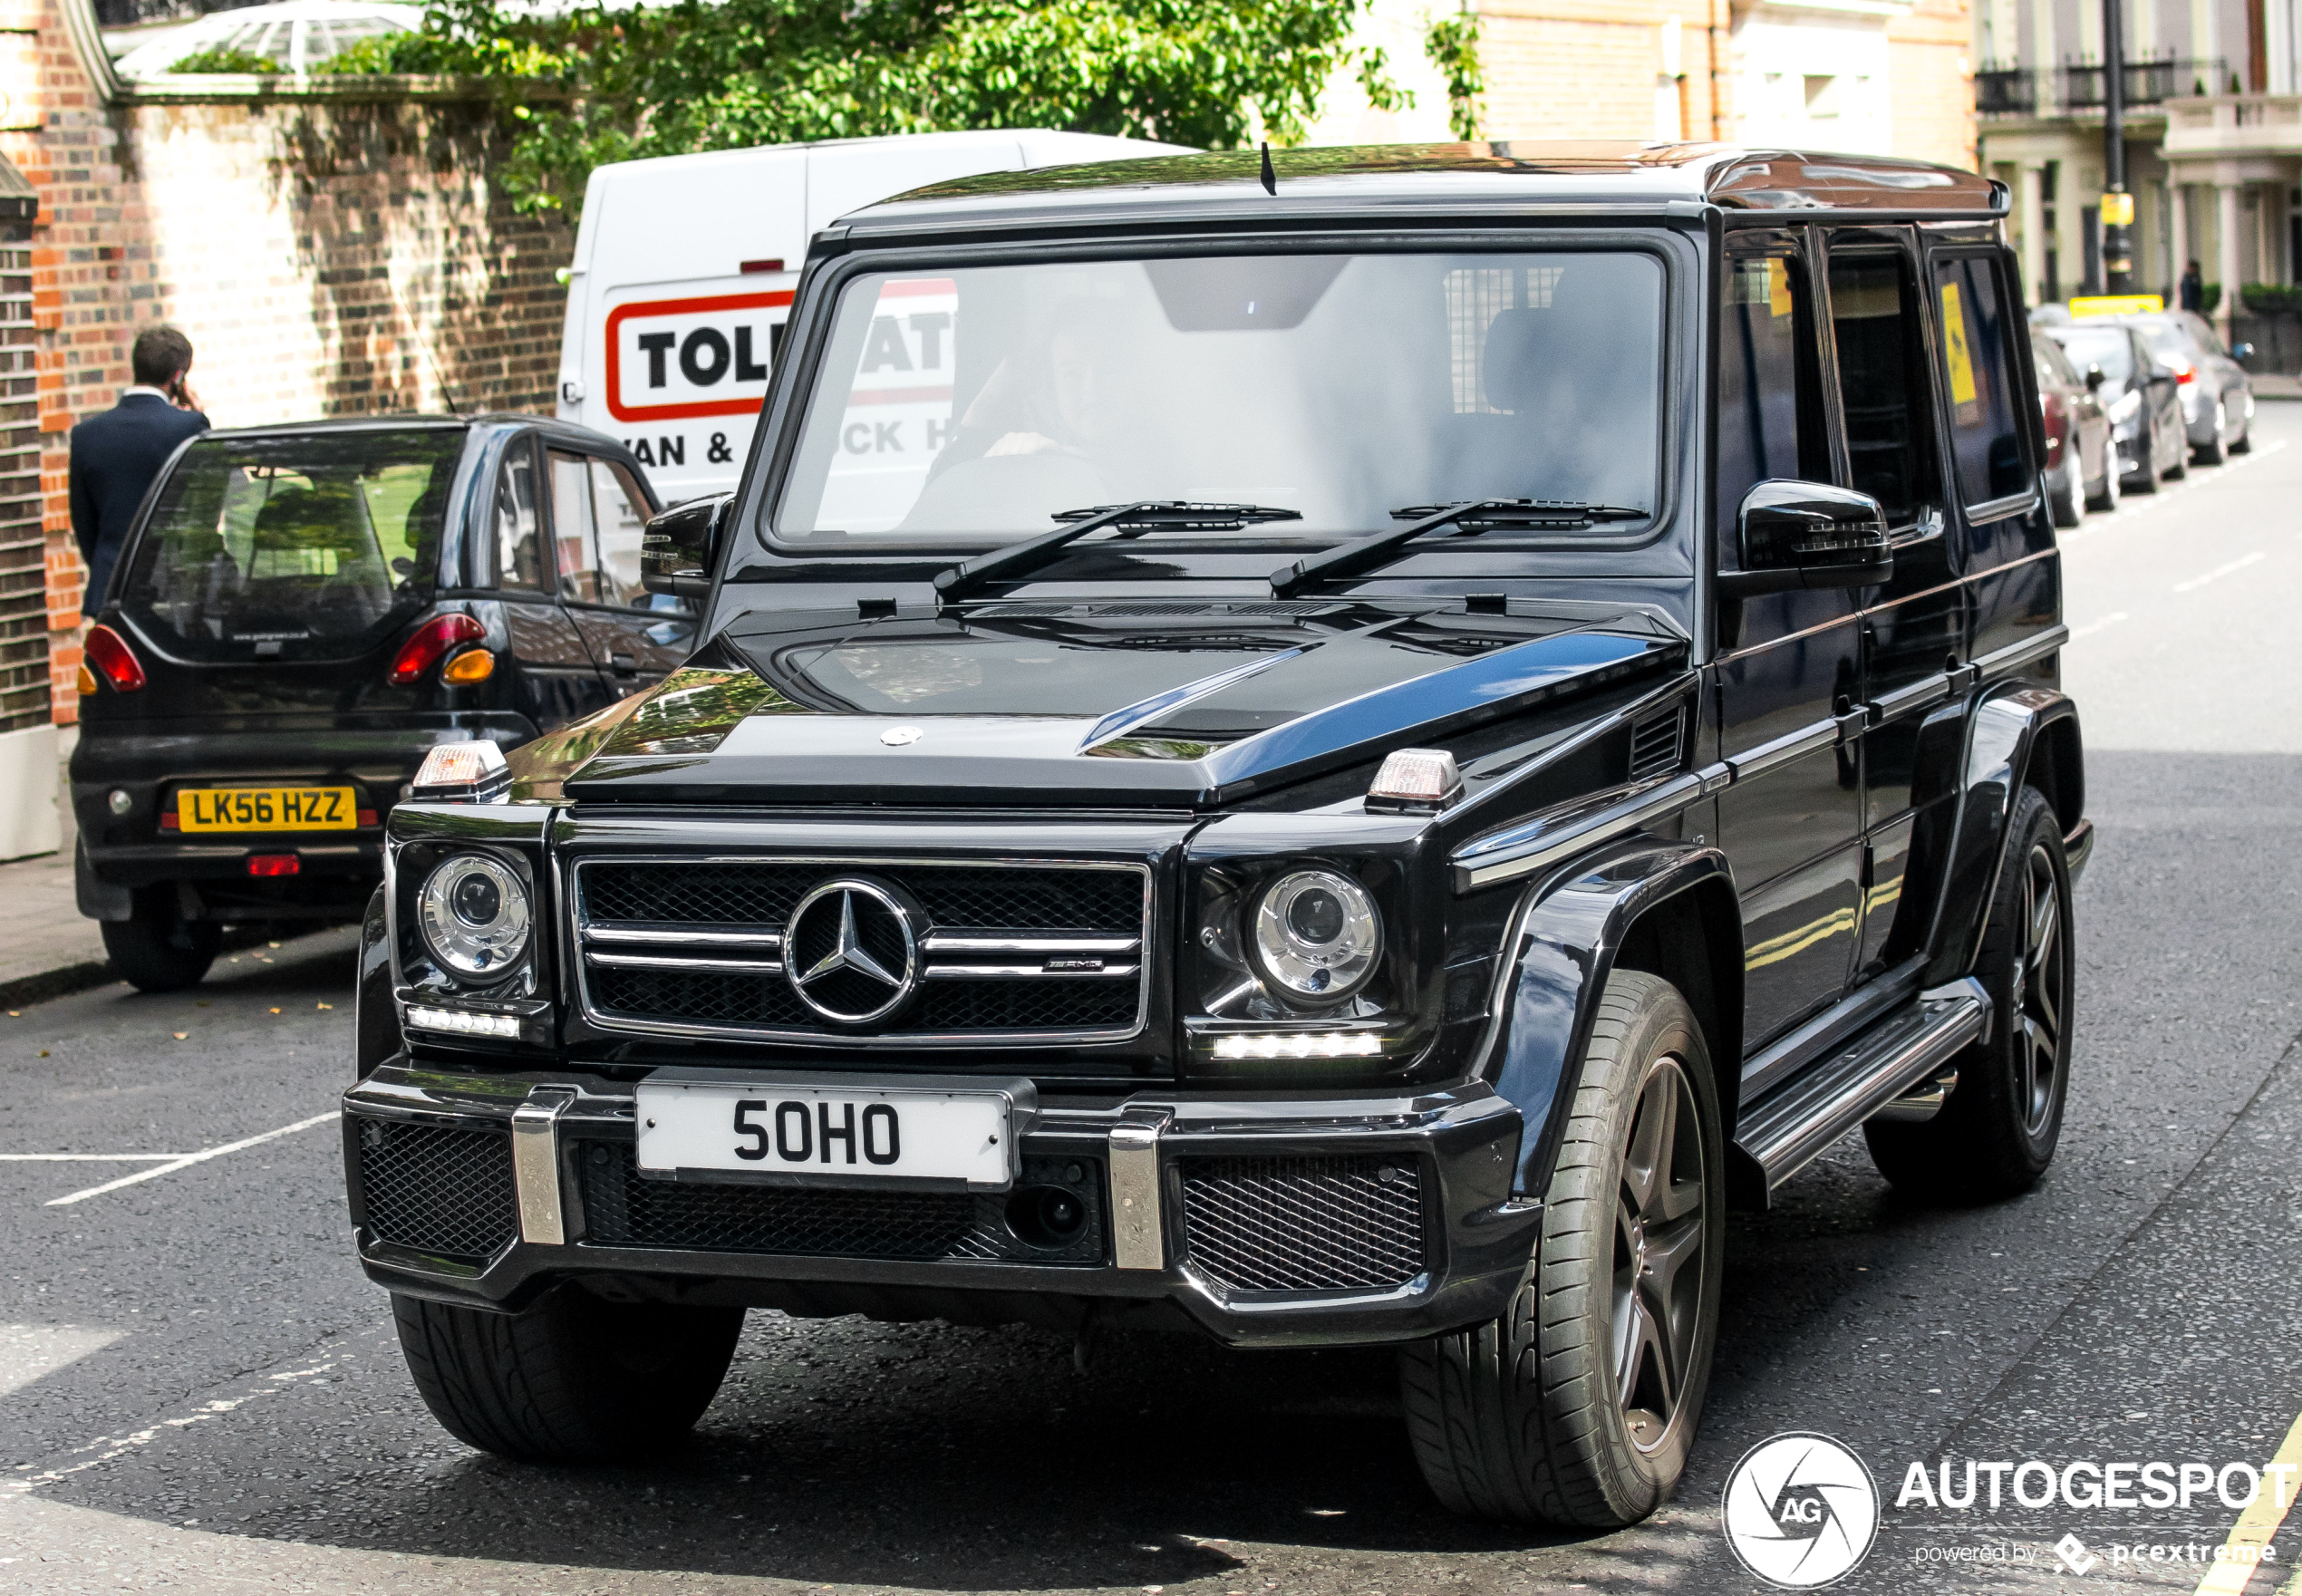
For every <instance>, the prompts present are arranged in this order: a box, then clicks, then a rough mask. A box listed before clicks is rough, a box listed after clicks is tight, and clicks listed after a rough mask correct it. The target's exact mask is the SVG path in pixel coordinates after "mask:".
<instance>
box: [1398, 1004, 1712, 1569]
mask: <svg viewBox="0 0 2302 1596" xmlns="http://www.w3.org/2000/svg"><path fill="white" fill-rule="evenodd" d="M1666 1104H1667V1105H1668V1107H1667V1108H1665V1107H1664V1105H1666ZM1657 1137H1664V1138H1667V1139H1668V1142H1669V1144H1670V1146H1671V1149H1672V1150H1671V1154H1670V1157H1669V1163H1668V1170H1669V1172H1670V1173H1669V1175H1668V1176H1667V1177H1664V1178H1653V1177H1652V1173H1653V1171H1654V1169H1655V1165H1656V1162H1657V1160H1656V1158H1655V1155H1654V1146H1655V1141H1656V1138H1657ZM1642 1163H1643V1165H1644V1166H1645V1167H1646V1168H1647V1169H1648V1170H1649V1174H1650V1178H1648V1179H1646V1180H1643V1181H1642V1180H1641V1179H1640V1178H1639V1170H1640V1168H1641V1166H1642ZM1642 1185H1643V1187H1644V1188H1645V1190H1644V1192H1643V1194H1642V1192H1641V1189H1640V1188H1641V1186H1642ZM1725 1204H1726V1146H1725V1141H1724V1137H1723V1134H1722V1131H1721V1129H1720V1120H1719V1113H1718V1098H1717V1088H1715V1086H1714V1085H1713V1084H1712V1080H1711V1073H1710V1056H1709V1051H1708V1049H1707V1048H1706V1047H1705V1046H1704V1043H1703V1037H1702V1032H1701V1030H1700V1029H1699V1028H1698V1027H1697V1025H1696V1023H1695V1018H1694V1014H1693V1012H1692V1011H1690V1010H1688V1007H1687V1003H1686V1000H1685V999H1683V998H1681V997H1680V996H1679V995H1678V990H1677V989H1676V988H1675V987H1673V986H1672V985H1671V984H1670V983H1669V982H1667V981H1664V980H1662V979H1661V978H1660V977H1659V976H1654V975H1649V974H1646V973H1643V972H1637V971H1618V972H1616V973H1615V974H1614V975H1612V976H1610V978H1609V979H1608V982H1607V989H1606V991H1605V993H1604V995H1603V996H1602V997H1601V999H1600V1005H1599V1014H1598V1018H1597V1020H1596V1022H1595V1024H1594V1025H1593V1027H1592V1030H1591V1046H1590V1049H1589V1051H1588V1052H1586V1053H1585V1055H1584V1057H1583V1061H1582V1070H1581V1077H1580V1079H1579V1084H1578V1085H1577V1086H1576V1088H1575V1095H1574V1099H1573V1101H1572V1104H1571V1105H1570V1113H1569V1117H1568V1120H1567V1125H1566V1134H1565V1136H1564V1137H1563V1138H1562V1141H1561V1143H1560V1152H1559V1159H1558V1166H1557V1168H1556V1170H1555V1171H1554V1172H1553V1174H1552V1177H1551V1185H1550V1188H1549V1190H1548V1192H1547V1193H1546V1195H1545V1197H1544V1203H1543V1237H1542V1243H1541V1251H1540V1252H1539V1253H1537V1255H1536V1256H1535V1257H1534V1258H1533V1259H1532V1260H1530V1261H1529V1262H1528V1265H1527V1269H1526V1272H1525V1273H1524V1274H1523V1276H1521V1278H1520V1281H1519V1284H1518V1289H1517V1290H1516V1291H1514V1292H1513V1293H1512V1296H1511V1302H1510V1306H1509V1307H1508V1308H1507V1309H1505V1310H1504V1312H1503V1314H1502V1315H1501V1317H1499V1318H1497V1319H1494V1320H1490V1321H1488V1322H1487V1323H1485V1324H1481V1325H1475V1326H1473V1327H1472V1328H1471V1329H1469V1330H1457V1331H1456V1332H1454V1333H1453V1334H1451V1335H1444V1336H1436V1337H1433V1338H1432V1339H1430V1340H1425V1341H1417V1342H1415V1343H1413V1344H1411V1345H1409V1346H1407V1347H1404V1348H1401V1349H1400V1351H1399V1366H1398V1367H1399V1393H1400V1398H1401V1401H1402V1403H1403V1405H1404V1407H1405V1408H1406V1413H1407V1435H1408V1437H1409V1439H1410V1441H1411V1443H1412V1445H1413V1446H1414V1448H1415V1457H1416V1461H1417V1463H1418V1464H1419V1465H1421V1466H1422V1470H1423V1477H1424V1478H1425V1479H1426V1480H1427V1481H1428V1482H1429V1484H1430V1487H1431V1490H1432V1492H1433V1493H1434V1494H1436V1495H1437V1497H1438V1499H1439V1500H1440V1502H1442V1503H1443V1504H1446V1506H1447V1507H1448V1508H1449V1509H1451V1510H1452V1511H1454V1512H1456V1513H1459V1514H1466V1515H1469V1516H1473V1517H1477V1518H1489V1519H1500V1520H1504V1521H1506V1522H1509V1523H1552V1524H1563V1525H1576V1526H1583V1527H1590V1528H1600V1529H1612V1528H1619V1527H1620V1526H1622V1525H1624V1524H1630V1523H1637V1522H1638V1521H1639V1520H1640V1519H1642V1518H1644V1517H1646V1516H1647V1515H1648V1514H1650V1513H1652V1512H1654V1511H1655V1509H1656V1508H1658V1507H1659V1506H1660V1505H1661V1504H1663V1503H1664V1502H1665V1501H1666V1500H1668V1497H1669V1495H1670V1494H1671V1491H1672V1489H1673V1488H1674V1487H1675V1486H1676V1485H1678V1480H1679V1477H1680V1475H1683V1474H1684V1473H1685V1472H1686V1466H1687V1454H1688V1448H1689V1446H1691V1444H1692V1442H1693V1440H1694V1436H1695V1428H1696V1426H1697V1422H1698V1421H1699V1419H1700V1417H1701V1415H1702V1403H1703V1395H1704V1392H1705V1390H1706V1388H1707V1386H1708V1384H1709V1380H1710V1359H1711V1350H1712V1348H1713V1346H1714V1344H1715V1343H1716V1341H1717V1335H1718V1301H1719V1282H1720V1281H1721V1279H1722V1278H1723V1261H1724V1253H1723V1252H1722V1250H1721V1242H1722V1239H1723V1238H1722V1236H1721V1234H1720V1218H1721V1215H1722V1213H1723V1211H1724V1208H1725ZM1658 1238H1661V1239H1660V1240H1658ZM1658 1262H1662V1263H1664V1264H1665V1266H1666V1269H1665V1272H1660V1273H1659V1272H1658V1271H1657V1268H1656V1265H1657V1263H1658ZM1634 1307H1635V1308H1636V1309H1637V1311H1638V1312H1637V1316H1636V1317H1635V1318H1629V1319H1628V1320H1627V1316H1626V1309H1629V1308H1634ZM1658 1314H1659V1318H1658ZM1626 1322H1629V1323H1630V1324H1631V1325H1634V1326H1636V1327H1638V1328H1637V1329H1636V1330H1632V1331H1630V1337H1629V1339H1630V1340H1633V1341H1634V1343H1635V1345H1634V1347H1633V1349H1631V1351H1630V1354H1629V1356H1628V1357H1627V1358H1626V1357H1624V1356H1623V1355H1622V1354H1621V1353H1620V1351H1619V1345H1620V1342H1621V1341H1622V1340H1625V1339H1626V1338H1625V1337H1624V1336H1621V1335H1619V1334H1618V1330H1620V1328H1621V1327H1623V1326H1624V1325H1625V1323H1626ZM1658 1332H1659V1333H1658ZM1626 1364H1627V1366H1628V1370H1629V1373H1628V1377H1627V1378H1626V1375H1625V1373H1624V1372H1623V1370H1624V1366H1625V1365H1626ZM1673 1364H1675V1365H1676V1366H1677V1367H1676V1369H1673V1368H1672V1367H1671V1366H1672V1365H1673ZM1674 1373H1675V1374H1676V1376H1677V1378H1676V1382H1675V1390H1674V1389H1672V1385H1673V1381H1672V1378H1671V1377H1672V1375H1673V1374H1674ZM1626 1388H1628V1390H1629V1392H1630V1395H1629V1397H1628V1398H1625V1396H1624V1395H1623V1393H1624V1391H1625V1389H1626Z"/></svg>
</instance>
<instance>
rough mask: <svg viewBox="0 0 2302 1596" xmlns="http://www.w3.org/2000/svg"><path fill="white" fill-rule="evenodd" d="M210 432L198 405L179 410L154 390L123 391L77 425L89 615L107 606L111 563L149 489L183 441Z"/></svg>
mask: <svg viewBox="0 0 2302 1596" xmlns="http://www.w3.org/2000/svg"><path fill="white" fill-rule="evenodd" d="M207 430H208V418H207V417H206V416H204V415H202V414H200V413H199V411H191V410H178V409H177V408H176V407H175V406H174V405H172V404H170V403H169V402H168V401H166V400H164V399H161V398H160V397H159V396H157V395H156V394H150V393H130V394H124V395H122V396H121V401H120V402H119V403H118V404H116V405H114V406H112V407H111V409H110V410H108V411H103V412H102V414H100V415H93V416H90V417H89V418H88V419H87V420H86V421H82V422H81V423H80V425H78V426H77V427H74V428H73V430H72V530H73V537H77V538H78V539H79V540H80V557H81V558H82V560H84V561H86V562H87V566H88V592H87V594H86V595H85V596H84V597H83V598H82V601H81V602H82V605H83V606H84V607H85V608H86V610H87V612H88V613H89V614H91V615H92V614H95V613H96V612H97V611H98V610H99V609H101V608H102V607H103V602H104V587H105V585H106V584H107V583H108V582H109V581H110V580H111V567H112V562H113V561H114V560H116V559H118V558H119V557H120V546H121V540H122V539H124V538H125V537H127V536H128V524H129V523H130V522H131V521H132V520H134V519H135V518H136V507H137V506H139V505H140V504H142V503H143V502H144V491H145V489H147V488H150V486H151V485H152V479H153V478H155V477H157V476H159V475H160V467H162V466H164V465H166V464H167V463H168V457H169V455H171V454H173V453H175V452H176V446H177V445H178V444H179V443H181V442H183V441H184V440H185V439H187V438H189V437H191V436H192V435H193V434H194V433H197V432H205V431H207Z"/></svg>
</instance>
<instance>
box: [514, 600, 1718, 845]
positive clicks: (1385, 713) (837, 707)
mask: <svg viewBox="0 0 2302 1596" xmlns="http://www.w3.org/2000/svg"><path fill="white" fill-rule="evenodd" d="M1684 647H1685V644H1684V642H1683V640H1682V639H1680V638H1679V637H1678V636H1677V635H1676V634H1672V633H1671V632H1669V631H1668V630H1667V629H1666V628H1664V627H1663V626H1661V625H1660V624H1657V623H1656V622H1654V621H1653V620H1651V619H1649V617H1648V615H1647V614H1645V613H1643V612H1625V613H1622V614H1614V615H1610V616H1606V617H1604V618H1603V619H1597V620H1594V619H1592V618H1591V617H1590V616H1588V615H1583V616H1571V615H1564V614H1531V613H1527V614H1519V613H1514V614H1468V613H1465V609H1464V608H1463V606H1462V603H1461V601H1460V600H1456V601H1454V603H1453V604H1452V605H1440V604H1438V603H1432V604H1429V605H1416V604H1413V603H1409V602H1402V601H1384V602H1380V603H1368V602H1364V601H1345V602H1338V601H1333V600H1303V601H1262V602H1251V601H1235V602H1226V601H1222V600H1213V601H1210V600H1198V601H1191V600H1183V601H1177V602H1173V603H1146V602H1139V601H1137V602H1108V603H1078V604H1065V603H1050V604H996V605H983V606H980V607H977V608H974V609H972V610H970V611H968V612H966V613H964V614H918V615H905V614H897V615H893V616H886V617H882V618H876V619H872V620H862V619H858V618H857V617H856V615H855V614H853V613H852V612H848V613H846V614H823V613H817V614H791V613H788V612H787V613H783V614H765V613H763V614H752V615H749V616H746V617H744V618H742V619H740V620H739V621H737V622H736V623H735V624H732V625H731V626H730V627H729V628H728V629H727V630H726V631H725V632H722V633H721V634H720V635H719V636H718V637H717V638H716V639H714V640H713V641H712V642H711V643H709V644H707V645H706V646H705V647H704V648H703V649H702V650H701V651H700V652H699V653H698V654H697V655H696V657H695V659H694V660H693V661H692V662H691V663H690V664H689V665H688V666H687V667H686V668H684V669H682V670H681V671H678V672H674V673H673V674H672V676H670V677H669V678H667V679H666V680H665V681H664V682H662V683H661V684H659V685H658V686H656V687H655V688H653V689H652V690H650V691H649V692H647V693H645V694H643V695H642V696H641V697H640V698H639V699H638V700H636V701H626V703H625V704H623V705H618V706H617V708H616V710H615V711H611V712H610V714H609V715H608V716H605V717H602V718H600V719H599V720H598V721H595V722H593V723H590V724H589V725H587V726H585V727H582V728H574V729H571V730H570V731H569V732H565V733H562V734H560V735H559V736H556V737H553V738H546V739H544V740H541V741H540V742H538V743H536V744H531V745H530V746H529V748H528V749H526V750H520V753H519V754H517V755H515V756H514V769H515V772H516V773H517V774H519V775H521V776H522V777H523V778H525V779H527V780H528V781H529V782H530V783H531V785H536V786H541V785H542V784H544V783H546V782H548V781H550V780H552V779H553V778H555V777H556V778H557V779H558V780H559V782H560V784H561V785H562V786H563V788H564V790H565V791H566V793H567V794H568V795H570V796H572V797H574V798H579V799H583V800H585V801H599V800H616V801H626V802H632V801H637V802H666V801H670V802H683V801H704V802H710V801H723V802H748V803H808V804H816V803H833V804H846V805H852V804H856V803H858V802H861V803H871V804H921V803H953V802H957V803H983V804H1016V803H1023V804H1033V805H1042V806H1044V805H1050V804H1053V805H1064V806H1068V805H1072V804H1079V803H1087V804H1091V805H1096V806H1098V807H1107V806H1153V807H1160V808H1171V807H1199V806H1208V805H1215V804H1222V803H1226V802H1230V801H1233V800H1235V799H1237V798H1242V797H1245V796H1247V795H1249V794H1252V793H1255V792H1259V791H1265V790H1269V789H1271V788H1276V787H1281V786H1284V785H1287V784H1290V783H1292V782H1296V781H1300V780H1303V779H1308V778H1310V777H1312V776H1316V775H1319V774H1321V773H1323V772H1326V771H1330V770H1333V769H1339V768H1341V767H1345V766H1349V765H1351V764H1355V763H1359V762H1363V761H1365V760H1367V759H1373V758H1376V757H1378V756H1379V755H1380V754H1382V753H1384V752H1387V751H1388V750H1391V749H1393V748H1398V747H1401V746H1408V745H1412V744H1414V743H1416V742H1417V741H1425V740H1436V739H1438V738H1440V737H1443V736H1445V735H1446V734H1447V733H1449V732H1452V731H1457V730H1464V729H1466V728H1468V727H1471V726H1474V725H1477V724H1480V723H1482V722H1485V721H1494V720H1497V719H1501V718H1503V717H1505V716H1509V715H1513V714H1516V713H1520V712H1523V711H1526V710H1528V709H1530V708H1532V707H1533V706H1534V705H1536V704H1538V703H1541V702H1544V701H1549V700H1552V699H1555V698H1558V697H1560V696H1562V695H1563V694H1566V693H1570V692H1581V691H1585V690H1588V689H1591V688H1595V687H1597V686H1599V685H1601V684H1602V683H1612V682H1620V681H1622V680H1623V679H1625V678H1627V677H1629V676H1631V675H1633V674H1644V673H1646V672H1649V671H1652V670H1659V669H1661V668H1663V667H1664V666H1666V665H1668V664H1670V663H1674V662H1676V661H1677V660H1678V659H1679V658H1680V657H1681V656H1682V655H1683V653H1684ZM555 765H556V766H557V767H558V768H557V769H551V767H552V766H555Z"/></svg>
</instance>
